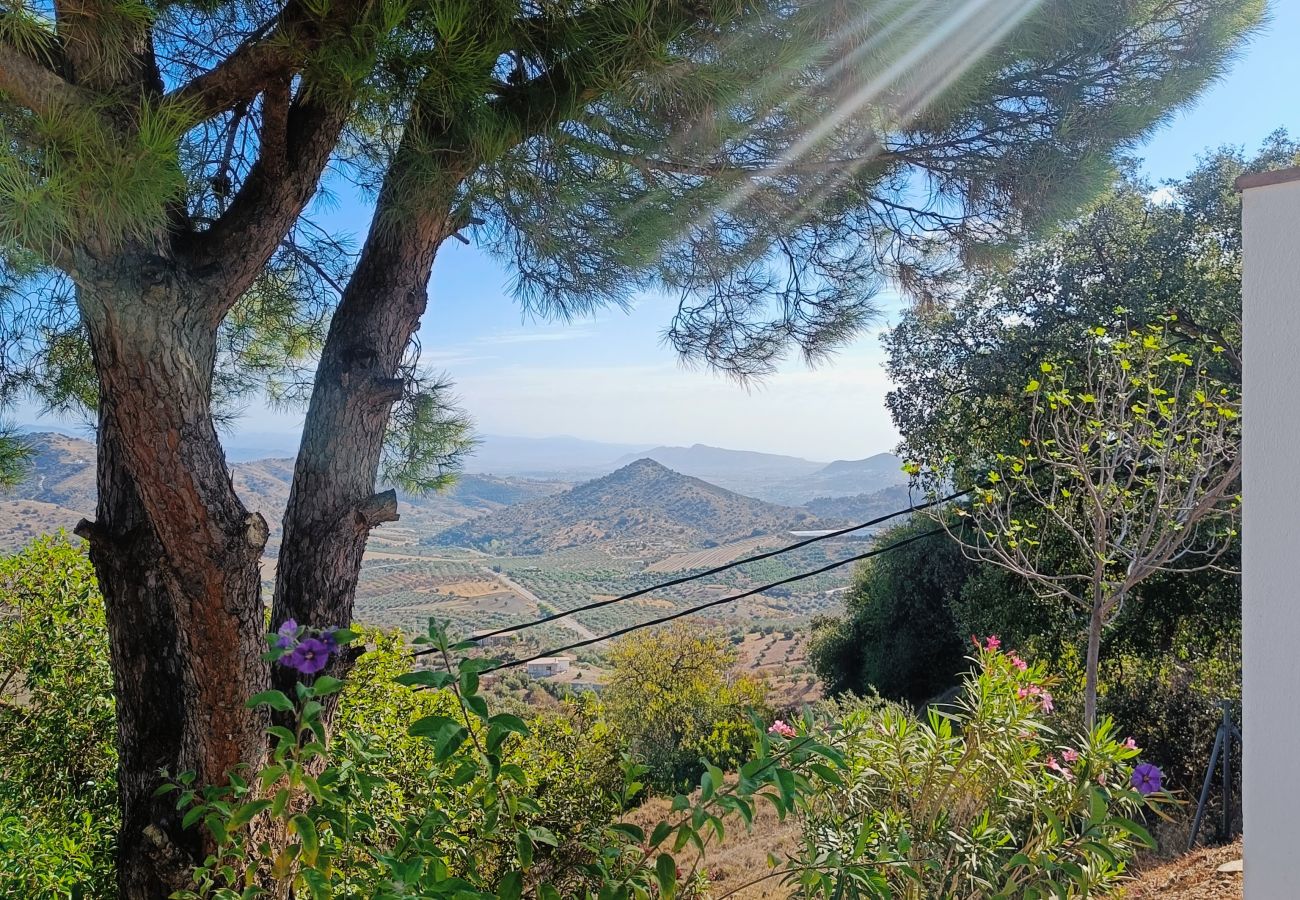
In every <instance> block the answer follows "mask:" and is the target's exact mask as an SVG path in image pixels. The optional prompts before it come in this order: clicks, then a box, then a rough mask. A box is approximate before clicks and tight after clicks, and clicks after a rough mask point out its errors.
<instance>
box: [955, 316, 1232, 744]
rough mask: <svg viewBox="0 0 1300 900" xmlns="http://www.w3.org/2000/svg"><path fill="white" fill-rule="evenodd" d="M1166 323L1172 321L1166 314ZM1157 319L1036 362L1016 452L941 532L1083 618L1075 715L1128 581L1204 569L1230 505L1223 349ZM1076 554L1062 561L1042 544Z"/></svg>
mask: <svg viewBox="0 0 1300 900" xmlns="http://www.w3.org/2000/svg"><path fill="white" fill-rule="evenodd" d="M1170 319H1172V317H1170ZM1168 324H1169V320H1166V322H1162V323H1159V324H1154V325H1150V326H1147V327H1146V328H1144V329H1141V330H1131V331H1129V332H1127V333H1121V334H1119V335H1112V334H1110V333H1108V332H1107V331H1106V329H1104V328H1096V329H1094V330H1093V334H1092V337H1093V342H1092V346H1090V347H1089V348H1088V352H1087V353H1086V354H1084V355H1082V357H1081V358H1080V359H1079V360H1078V361H1067V360H1061V359H1056V360H1050V359H1049V360H1044V361H1042V362H1041V364H1040V367H1039V369H1040V371H1039V372H1038V373H1036V374H1035V375H1034V377H1032V378H1030V379H1029V382H1028V384H1027V385H1026V387H1025V390H1024V396H1025V399H1026V403H1027V404H1028V410H1027V413H1028V420H1029V428H1028V436H1027V437H1026V438H1024V439H1022V440H1021V441H1020V443H1021V446H1022V449H1023V452H1021V453H1018V454H1006V453H997V454H995V455H994V457H993V458H994V463H993V465H992V468H991V470H990V471H989V473H988V481H989V485H990V486H989V487H987V488H986V489H983V490H981V492H980V493H979V494H978V495H977V496H976V498H975V500H974V501H973V502H972V503H971V505H970V507H969V509H968V510H963V512H964V513H965V515H966V517H967V518H968V519H969V520H970V521H971V522H972V523H973V525H974V528H972V529H970V530H967V529H958V528H955V527H951V526H950V525H949V524H948V523H947V521H946V520H944V519H943V518H941V519H940V521H945V527H948V528H949V530H950V533H951V534H952V535H953V536H954V537H956V538H957V539H958V540H959V541H961V543H962V545H963V546H964V547H965V548H966V550H967V552H968V553H969V554H970V555H971V556H972V557H974V558H978V559H982V560H985V561H988V562H991V563H993V564H995V565H998V566H1002V567H1003V568H1005V569H1008V570H1010V571H1012V572H1014V573H1016V574H1018V575H1021V576H1023V577H1024V578H1026V579H1027V580H1028V581H1029V583H1030V584H1031V586H1032V587H1033V589H1034V591H1035V592H1036V593H1037V594H1038V595H1039V596H1041V597H1043V598H1059V599H1063V600H1066V601H1068V602H1070V603H1073V604H1075V605H1077V606H1078V607H1080V608H1082V609H1083V610H1084V611H1085V612H1087V614H1088V616H1089V619H1088V649H1087V656H1086V684H1085V696H1084V717H1085V720H1086V723H1087V725H1088V726H1089V727H1091V726H1092V725H1093V724H1094V723H1095V721H1096V711H1097V667H1098V658H1099V655H1100V647H1101V634H1102V630H1103V629H1104V628H1105V626H1106V624H1107V623H1108V622H1109V621H1110V619H1111V617H1112V616H1113V615H1114V613H1115V612H1116V610H1118V609H1119V607H1120V605H1121V604H1122V603H1123V602H1124V600H1125V599H1126V598H1127V597H1128V596H1129V594H1130V592H1131V591H1132V590H1133V588H1134V587H1135V586H1136V585H1137V584H1139V583H1140V582H1142V581H1143V580H1145V579H1146V578H1149V577H1150V576H1152V575H1153V574H1155V573H1157V572H1162V571H1170V570H1180V571H1186V570H1191V569H1198V568H1206V567H1210V566H1213V565H1215V564H1216V562H1217V560H1218V559H1219V557H1220V556H1221V555H1222V553H1223V552H1224V550H1226V549H1227V547H1228V546H1229V544H1230V543H1231V541H1232V538H1233V537H1234V536H1235V534H1236V531H1235V528H1234V527H1233V525H1234V522H1235V517H1236V513H1237V511H1238V508H1239V505H1240V496H1239V494H1238V485H1239V480H1240V476H1241V456H1240V438H1241V416H1240V408H1241V407H1240V394H1239V392H1238V391H1237V390H1236V389H1235V388H1230V387H1228V386H1226V385H1225V384H1224V383H1223V382H1222V381H1220V380H1219V379H1218V378H1217V377H1216V376H1215V374H1214V370H1215V362H1214V359H1215V357H1217V356H1219V355H1221V354H1223V353H1224V352H1225V349H1224V348H1223V347H1222V346H1220V345H1217V344H1215V343H1213V342H1205V343H1203V344H1199V345H1198V344H1194V343H1193V342H1191V341H1189V340H1187V339H1185V338H1181V339H1178V340H1177V341H1175V340H1174V339H1173V334H1172V332H1171V331H1170V330H1169V329H1168V328H1167V327H1166V326H1167V325H1168ZM1058 540H1059V541H1064V542H1065V543H1066V544H1067V545H1069V546H1071V547H1072V548H1073V549H1074V551H1075V552H1073V553H1071V554H1068V556H1067V559H1068V561H1067V562H1066V563H1064V564H1062V563H1061V562H1060V560H1061V555H1060V554H1059V553H1057V552H1055V551H1053V552H1052V553H1048V552H1045V549H1044V546H1045V543H1047V542H1049V541H1051V542H1056V541H1058Z"/></svg>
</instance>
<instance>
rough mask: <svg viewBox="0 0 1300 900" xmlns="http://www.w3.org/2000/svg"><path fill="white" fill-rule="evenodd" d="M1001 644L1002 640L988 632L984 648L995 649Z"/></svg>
mask: <svg viewBox="0 0 1300 900" xmlns="http://www.w3.org/2000/svg"><path fill="white" fill-rule="evenodd" d="M1001 646H1002V640H1001V639H1000V638H999V637H998V636H997V635H996V634H990V635H989V636H988V640H986V641H985V642H984V649H985V650H996V649H998V648H999V647H1001Z"/></svg>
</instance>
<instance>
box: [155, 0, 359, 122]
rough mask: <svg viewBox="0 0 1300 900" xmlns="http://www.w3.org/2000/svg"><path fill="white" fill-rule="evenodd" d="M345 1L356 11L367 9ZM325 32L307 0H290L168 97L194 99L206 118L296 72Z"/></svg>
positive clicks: (356, 13)
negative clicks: (312, 16) (310, 14)
mask: <svg viewBox="0 0 1300 900" xmlns="http://www.w3.org/2000/svg"><path fill="white" fill-rule="evenodd" d="M346 6H347V8H348V9H349V10H352V11H353V13H352V14H353V15H355V16H357V17H359V16H360V14H361V12H362V9H363V7H362V6H361V5H357V4H347V5H346ZM344 18H346V17H344ZM349 21H351V20H349ZM324 38H325V29H323V28H322V27H321V25H320V23H314V22H312V21H311V20H310V19H309V17H308V13H307V11H306V9H305V8H304V6H303V4H302V3H300V2H290V3H288V4H287V5H286V6H285V7H284V9H282V10H281V11H280V13H279V15H277V16H276V17H275V18H273V19H270V20H268V21H267V22H266V23H264V24H263V25H262V26H261V27H260V28H258V29H257V30H256V31H255V32H254V33H253V34H252V35H250V36H249V38H248V40H246V41H245V42H244V43H243V44H241V45H240V46H239V47H238V48H237V49H236V50H235V51H234V52H233V53H231V54H230V55H229V56H227V57H226V58H225V59H223V60H222V61H221V62H220V63H218V64H217V65H216V66H215V67H214V68H212V69H209V70H208V71H206V72H204V73H203V74H201V75H196V76H195V77H194V78H192V79H191V80H190V81H188V82H186V83H185V84H183V85H181V86H180V87H177V88H176V89H174V90H172V91H171V92H169V93H168V94H167V99H168V100H169V101H176V102H178V103H185V104H191V105H192V106H193V109H194V110H195V113H196V114H197V116H198V117H199V119H201V120H202V119H208V118H211V117H212V116H215V115H217V114H218V113H221V112H224V111H225V110H228V109H233V108H234V107H236V106H238V105H239V104H241V103H247V102H249V101H251V100H252V99H253V98H254V97H256V96H257V95H258V94H260V93H262V92H263V91H265V90H267V89H269V88H270V87H271V86H273V85H275V84H276V83H277V82H279V81H281V80H282V79H284V78H287V77H288V76H290V75H292V74H294V73H296V72H297V71H298V69H299V68H301V66H302V64H303V62H304V61H305V60H306V58H307V56H308V54H310V53H311V52H312V51H313V50H316V49H317V48H319V47H320V45H321V44H322V43H323V41H324Z"/></svg>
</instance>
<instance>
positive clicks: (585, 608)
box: [412, 485, 983, 656]
mask: <svg viewBox="0 0 1300 900" xmlns="http://www.w3.org/2000/svg"><path fill="white" fill-rule="evenodd" d="M981 487H983V485H975V486H974V487H968V488H966V490H964V491H957V492H956V493H953V494H949V495H948V496H946V497H939V498H938V499H935V500H927V501H926V502H925V503H922V504H919V505H916V506H909V507H907V508H906V509H899V510H895V511H894V512H891V513H886V514H885V515H883V516H877V517H876V518H874V519H872V520H870V521H868V522H863V523H862V524H860V525H850V526H849V527H847V528H840V529H838V530H836V531H831V532H828V533H826V534H819V535H817V536H816V537H810V538H806V539H804V540H802V541H796V542H795V543H793V544H789V545H787V546H785V547H778V548H777V549H775V550H768V551H766V552H764V553H757V554H755V555H753V556H747V557H745V558H744V559H737V560H734V561H732V562H729V563H724V564H723V565H720V566H715V567H714V568H712V569H706V570H705V571H703V572H697V573H695V574H694V575H683V576H682V577H680V578H674V579H672V580H670V581H664V582H661V583H659V584H652V585H651V586H650V587H646V588H641V589H640V590H636V591H632V592H631V593H630V594H623V595H622V596H619V597H611V598H609V599H607V600H597V601H595V602H594V603H586V604H583V605H582V606H575V607H574V608H573V609H566V610H563V611H562V612H557V613H551V614H550V615H548V616H543V617H542V618H540V619H534V620H532V621H531V622H521V623H519V624H518V625H506V626H505V627H503V628H498V629H496V630H495V631H488V632H485V633H483V634H480V635H477V636H476V637H475V638H474V640H475V641H479V642H482V641H486V640H488V639H490V638H494V637H498V636H500V635H503V634H513V633H514V632H516V631H523V630H524V629H526V628H535V627H536V626H538V625H545V624H547V623H548V622H555V621H557V620H559V619H567V618H568V617H569V616H573V615H577V614H578V613H583V612H590V611H591V610H593V609H600V608H601V607H603V606H609V605H610V604H613V603H622V602H624V601H625V600H634V599H636V598H637V597H643V596H645V595H646V594H649V593H653V592H654V591H662V590H663V589H664V588H670V587H676V586H677V585H679V584H685V583H686V582H688V581H695V580H697V579H700V578H708V577H710V576H712V575H717V574H719V573H720V572H726V571H728V570H729V569H734V568H737V567H738V566H743V565H747V564H749V563H752V562H759V561H760V560H764V559H771V558H772V557H774V556H780V555H781V554H783V553H789V552H790V551H792V550H798V549H800V548H801V547H807V546H808V545H809V544H815V543H817V542H818V541H827V540H830V539H831V538H835V537H842V536H844V535H846V534H852V533H853V532H855V531H861V530H862V529H864V528H872V527H874V526H876V525H880V524H882V523H884V522H888V521H889V520H890V519H896V518H898V517H899V516H905V515H907V514H909V513H913V512H919V511H920V510H923V509H929V508H930V507H932V506H939V505H941V504H944V503H950V502H952V501H953V500H957V499H958V498H961V497H964V496H966V495H967V494H969V493H971V492H972V491H976V490H979V489H980V488H981ZM433 652H435V651H434V650H433V649H432V648H429V649H425V650H417V651H416V652H415V653H413V654H412V655H413V656H424V655H426V654H429V653H433Z"/></svg>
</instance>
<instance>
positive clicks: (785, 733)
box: [767, 719, 797, 739]
mask: <svg viewBox="0 0 1300 900" xmlns="http://www.w3.org/2000/svg"><path fill="white" fill-rule="evenodd" d="M767 733H768V734H775V735H777V736H779V737H783V738H787V739H788V738H792V737H794V736H795V734H796V733H797V732H795V730H794V729H793V728H791V727H790V726H789V725H788V724H786V723H785V722H784V721H782V720H781V719H777V720H776V721H775V722H773V723H772V727H771V728H769V729H768V730H767Z"/></svg>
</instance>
